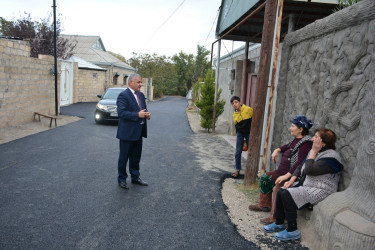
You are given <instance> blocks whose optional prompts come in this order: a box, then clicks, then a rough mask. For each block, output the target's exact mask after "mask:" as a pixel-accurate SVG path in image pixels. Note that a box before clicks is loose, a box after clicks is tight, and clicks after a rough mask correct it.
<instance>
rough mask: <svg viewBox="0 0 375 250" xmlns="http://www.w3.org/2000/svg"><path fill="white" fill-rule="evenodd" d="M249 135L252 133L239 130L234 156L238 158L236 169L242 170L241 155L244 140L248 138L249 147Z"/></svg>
mask: <svg viewBox="0 0 375 250" xmlns="http://www.w3.org/2000/svg"><path fill="white" fill-rule="evenodd" d="M249 137H250V134H242V133H241V132H237V139H236V152H235V154H234V158H235V160H236V170H241V155H242V149H243V141H244V139H245V140H246V143H247V147H248V148H249Z"/></svg>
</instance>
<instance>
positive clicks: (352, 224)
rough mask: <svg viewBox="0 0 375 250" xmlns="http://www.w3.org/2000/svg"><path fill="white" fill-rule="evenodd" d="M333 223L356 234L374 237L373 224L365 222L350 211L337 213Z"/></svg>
mask: <svg viewBox="0 0 375 250" xmlns="http://www.w3.org/2000/svg"><path fill="white" fill-rule="evenodd" d="M335 221H336V222H337V223H339V224H341V225H343V226H345V227H347V228H349V229H350V230H352V231H354V232H356V233H359V234H363V235H367V236H370V237H375V223H373V222H371V221H368V220H366V219H365V218H363V217H362V216H360V215H359V214H357V213H355V212H353V211H351V210H345V211H343V212H340V213H338V214H337V215H336V216H335Z"/></svg>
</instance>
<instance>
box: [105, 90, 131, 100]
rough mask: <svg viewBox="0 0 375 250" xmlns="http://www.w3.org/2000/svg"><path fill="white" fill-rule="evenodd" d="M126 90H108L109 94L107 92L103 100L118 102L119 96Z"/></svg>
mask: <svg viewBox="0 0 375 250" xmlns="http://www.w3.org/2000/svg"><path fill="white" fill-rule="evenodd" d="M124 90H125V89H108V90H107V92H105V94H104V96H103V98H102V99H114V100H116V99H117V97H118V95H119V94H120V93H121V92H122V91H124Z"/></svg>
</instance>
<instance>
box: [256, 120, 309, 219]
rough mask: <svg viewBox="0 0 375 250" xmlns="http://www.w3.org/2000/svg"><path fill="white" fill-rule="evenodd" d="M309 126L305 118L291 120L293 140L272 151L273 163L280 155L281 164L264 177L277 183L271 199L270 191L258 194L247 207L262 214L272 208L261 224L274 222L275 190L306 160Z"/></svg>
mask: <svg viewBox="0 0 375 250" xmlns="http://www.w3.org/2000/svg"><path fill="white" fill-rule="evenodd" d="M311 126H312V122H311V120H309V119H307V118H306V116H304V115H297V116H296V118H294V119H293V121H292V125H291V126H290V128H289V129H290V134H291V135H292V136H293V137H294V139H293V140H292V141H291V142H289V143H288V144H285V145H283V146H281V147H280V148H277V149H275V150H274V151H273V153H272V161H273V162H276V159H277V156H278V153H279V152H281V153H282V158H281V162H280V165H279V166H278V168H277V169H276V170H275V171H270V172H267V173H266V175H267V176H269V177H270V180H269V181H270V182H272V183H271V184H272V186H273V185H274V184H275V182H276V181H277V183H278V184H277V185H276V187H275V188H274V192H273V193H274V195H273V199H272V189H271V190H270V191H268V192H264V193H262V192H259V201H258V204H253V205H249V209H250V210H253V211H264V212H269V211H270V210H271V206H272V211H271V215H270V216H269V217H266V218H264V219H261V220H260V221H261V223H263V224H270V223H272V222H274V221H275V219H274V218H273V211H274V209H275V200H276V193H277V190H278V189H279V188H280V187H282V186H283V185H284V182H285V181H286V180H288V179H289V178H290V177H291V176H292V174H293V173H294V170H295V169H296V168H297V167H298V166H299V165H300V164H301V163H302V162H303V161H304V160H305V159H306V156H307V154H308V153H309V151H310V149H311V146H312V142H311V137H310V136H308V135H307V134H308V133H309V129H310V128H311ZM262 183H264V182H262ZM260 189H261V191H262V190H263V189H262V185H261V186H260ZM272 200H273V202H272Z"/></svg>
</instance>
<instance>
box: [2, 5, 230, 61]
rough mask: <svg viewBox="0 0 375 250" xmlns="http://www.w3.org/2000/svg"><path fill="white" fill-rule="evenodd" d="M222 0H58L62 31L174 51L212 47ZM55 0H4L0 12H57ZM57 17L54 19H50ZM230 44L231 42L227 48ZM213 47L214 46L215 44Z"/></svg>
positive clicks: (118, 46)
mask: <svg viewBox="0 0 375 250" xmlns="http://www.w3.org/2000/svg"><path fill="white" fill-rule="evenodd" d="M220 4H221V0H90V1H88V0H56V6H57V8H56V12H57V15H58V16H59V18H60V20H61V22H62V28H63V31H62V34H68V35H90V36H100V37H101V38H102V41H103V44H104V46H105V48H106V50H107V51H112V52H115V53H118V54H121V55H123V56H125V58H126V59H129V58H131V57H132V55H133V52H134V53H148V54H153V53H156V54H158V55H166V56H172V55H174V54H177V53H179V52H180V51H183V52H185V53H191V54H196V52H197V45H198V44H199V45H203V46H205V47H206V48H207V49H208V50H211V44H212V43H213V42H214V41H215V40H216V38H215V31H216V23H217V18H218V11H219V7H220ZM52 5H53V0H48V1H47V0H2V1H1V8H0V16H1V17H3V18H5V19H7V20H11V19H13V18H16V19H17V18H19V17H20V16H21V15H22V16H23V13H24V12H27V13H30V15H31V17H32V19H34V20H37V21H40V19H41V18H46V17H48V15H49V14H51V15H53V8H52V7H51V6H52ZM51 20H53V19H51ZM228 46H229V47H230V48H232V45H227V47H228ZM214 51H215V48H214Z"/></svg>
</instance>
